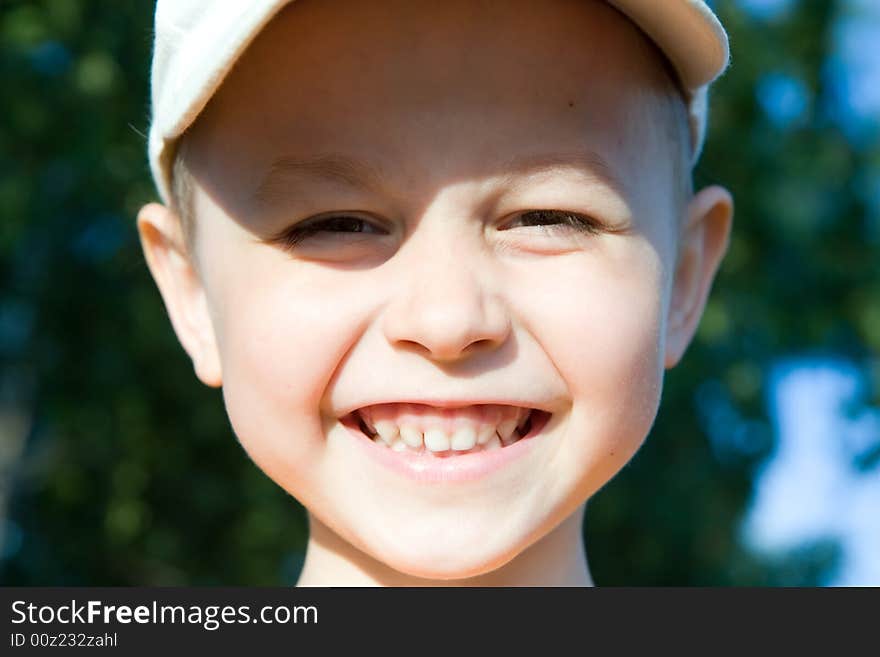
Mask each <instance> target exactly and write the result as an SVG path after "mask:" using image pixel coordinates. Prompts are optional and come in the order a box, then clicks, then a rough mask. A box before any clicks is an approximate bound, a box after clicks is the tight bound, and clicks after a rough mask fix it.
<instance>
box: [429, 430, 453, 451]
mask: <svg viewBox="0 0 880 657" xmlns="http://www.w3.org/2000/svg"><path fill="white" fill-rule="evenodd" d="M425 447H427V448H428V449H429V450H431V451H432V452H445V451H447V450H448V449H449V436H447V435H446V433H444V432H443V431H441V430H440V429H428V430H427V431H426V432H425Z"/></svg>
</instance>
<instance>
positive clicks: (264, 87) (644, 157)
mask: <svg viewBox="0 0 880 657" xmlns="http://www.w3.org/2000/svg"><path fill="white" fill-rule="evenodd" d="M671 89H672V83H671V81H670V80H669V79H668V76H667V73H666V70H665V68H664V64H663V60H662V57H661V56H660V55H659V53H658V51H657V50H656V49H655V48H654V47H653V45H652V44H651V43H650V42H649V41H648V40H647V39H646V38H645V37H644V36H643V35H642V33H641V32H640V31H639V30H638V28H636V27H635V26H634V25H633V24H632V23H630V22H629V21H628V20H627V19H626V18H625V17H623V16H622V15H621V14H619V13H618V12H617V11H616V10H614V9H613V8H611V7H610V6H609V5H608V4H606V3H605V2H595V1H590V0H508V2H504V3H486V2H474V1H472V0H449V1H448V2H443V3H433V2H413V1H412V0H406V1H404V0H385V1H381V2H369V3H365V2H362V1H360V0H297V1H296V2H294V3H291V4H290V5H289V6H288V7H287V8H285V9H284V10H282V12H281V13H280V14H279V15H278V16H276V18H275V19H273V20H272V21H271V22H270V24H269V25H268V26H267V27H266V28H265V29H264V30H263V32H262V33H261V34H260V35H258V37H257V38H256V39H255V41H254V42H253V43H252V44H251V46H250V47H249V48H248V50H247V51H246V52H245V54H244V55H243V56H242V58H241V59H240V60H239V62H238V63H237V65H236V66H235V68H234V69H233V71H232V72H231V74H230V75H229V76H228V78H227V80H226V81H225V82H224V84H223V85H222V87H221V88H220V90H219V92H218V93H217V94H216V95H215V97H214V98H213V99H212V101H211V103H210V104H209V106H208V107H207V108H206V111H205V112H204V113H203V114H202V116H201V117H200V118H199V120H198V121H197V122H196V124H195V126H194V128H193V129H192V131H191V135H190V136H189V137H188V139H187V141H188V142H192V148H191V149H190V150H191V151H192V155H191V156H188V160H190V164H191V169H192V170H193V172H194V174H195V176H196V179H197V181H198V182H199V183H200V184H201V185H202V186H203V187H204V188H205V189H206V190H207V191H208V193H211V194H212V195H220V196H223V197H225V198H224V200H225V203H224V205H226V206H227V207H228V208H230V210H231V211H232V213H233V214H247V213H248V212H249V211H250V210H252V206H253V203H254V202H255V201H259V199H260V190H262V191H265V190H266V189H267V184H268V186H269V187H270V188H271V187H272V185H273V184H275V183H274V182H273V181H277V180H278V176H277V173H278V170H279V163H281V164H283V163H285V162H286V163H305V166H301V167H296V166H294V167H287V168H289V169H291V170H296V169H299V171H298V173H306V174H307V173H308V170H309V169H310V168H311V169H312V170H313V171H314V170H315V167H314V166H313V165H314V163H315V162H318V163H323V165H321V166H319V167H318V169H321V168H323V169H324V170H325V173H326V170H327V169H328V168H329V169H330V170H331V171H330V174H331V177H332V174H333V171H332V170H333V169H335V172H336V177H337V178H340V179H344V178H346V177H349V178H353V177H357V178H358V179H359V180H358V182H363V183H366V182H368V181H373V182H375V181H376V180H377V179H380V178H381V179H382V180H384V181H386V182H388V181H391V182H392V183H396V184H397V186H398V187H399V188H405V189H407V190H408V191H410V192H411V193H413V194H420V193H423V194H430V193H432V192H436V190H437V189H438V187H440V186H442V185H444V184H448V183H450V182H455V181H460V180H476V179H500V178H502V177H506V178H507V179H509V178H510V177H511V176H515V175H517V171H521V172H522V173H523V174H524V175H525V174H528V173H530V169H529V167H528V166H525V167H523V166H520V165H522V164H523V163H529V162H540V161H542V160H544V161H547V162H551V163H553V166H552V167H550V168H551V169H553V170H556V171H560V170H562V169H569V170H579V172H580V173H586V174H589V175H592V176H593V178H594V179H595V180H596V181H598V182H602V183H603V184H606V185H609V186H616V187H618V189H617V190H616V191H617V192H619V193H621V194H624V195H629V196H631V197H632V199H631V200H632V202H633V203H636V204H638V203H639V202H640V200H641V199H643V198H645V197H649V196H651V193H652V192H653V194H654V195H656V194H658V193H660V194H666V195H668V194H669V189H670V186H671V183H670V180H669V176H668V174H669V170H670V169H671V168H672V167H670V166H663V167H657V166H656V163H657V161H658V160H662V158H667V159H668V158H669V150H668V141H669V140H668V137H669V134H668V132H669V129H668V126H667V125H666V124H667V123H668V120H667V119H668V116H669V112H670V110H669V108H668V105H669V104H670V103H669V98H670V90H671ZM189 145H190V144H188V146H189ZM327 154H333V155H332V157H330V158H329V160H328V158H327ZM566 158H568V159H569V161H570V164H566V162H565V160H566ZM328 163H329V167H328V166H324V165H328ZM352 163H355V165H354V166H351V164H352ZM360 163H363V165H364V166H361V165H360ZM281 168H282V169H283V168H285V167H283V166H282V167H281ZM663 172H666V174H667V175H666V177H665V178H664V176H663V175H661V174H663ZM355 174H359V175H357V176H355ZM273 176H274V177H273ZM312 177H313V178H316V177H315V176H312ZM300 178H303V176H300ZM324 178H325V179H326V178H327V176H324ZM281 182H282V184H286V182H285V181H284V180H283V179H282V181H281ZM363 187H365V188H366V187H368V185H366V184H364V185H363ZM652 203H654V201H649V202H648V203H647V205H646V207H647V206H650V205H651V204H652Z"/></svg>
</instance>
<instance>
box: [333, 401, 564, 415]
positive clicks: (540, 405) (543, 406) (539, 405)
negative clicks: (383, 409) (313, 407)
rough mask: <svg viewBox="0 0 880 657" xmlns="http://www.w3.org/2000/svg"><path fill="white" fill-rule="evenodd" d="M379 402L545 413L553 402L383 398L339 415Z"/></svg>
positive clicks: (552, 407)
mask: <svg viewBox="0 0 880 657" xmlns="http://www.w3.org/2000/svg"><path fill="white" fill-rule="evenodd" d="M380 404H425V405H427V406H435V407H437V408H462V407H464V406H477V405H486V404H493V405H498V406H517V407H520V408H533V409H537V410H539V411H545V412H547V413H551V414H552V413H553V412H554V406H553V404H551V403H549V402H535V401H528V400H521V399H406V398H404V399H400V398H398V399H383V400H376V401H369V402H364V403H362V404H358V405H357V406H351V407H349V408H348V409H347V410H346V411H344V412H343V413H341V414H340V417H345V416H346V415H349V414H351V413H353V412H354V411H357V410H360V409H362V408H367V407H369V406H378V405H380Z"/></svg>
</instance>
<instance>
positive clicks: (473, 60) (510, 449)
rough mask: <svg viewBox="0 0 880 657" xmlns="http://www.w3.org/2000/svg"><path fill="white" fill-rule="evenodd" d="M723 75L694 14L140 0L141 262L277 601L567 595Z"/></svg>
mask: <svg viewBox="0 0 880 657" xmlns="http://www.w3.org/2000/svg"><path fill="white" fill-rule="evenodd" d="M648 34H650V35H652V37H651V38H649V37H648V36H647V35H648ZM652 39H653V40H652ZM726 63H727V41H726V36H725V34H724V31H723V29H722V28H721V26H720V25H719V24H718V22H717V20H716V19H715V17H714V15H713V14H712V12H711V11H710V10H709V9H708V8H707V7H706V5H705V4H704V3H703V2H700V1H697V0H668V1H665V2H662V3H653V2H651V3H648V2H642V1H640V0H639V1H637V0H626V1H624V0H618V1H617V2H613V3H612V2H600V1H598V0H509V1H505V2H494V3H493V2H481V1H478V0H449V1H447V2H442V3H433V2H412V0H381V1H379V0H375V1H372V0H371V2H362V1H361V0H298V1H297V2H293V3H285V2H280V1H272V2H270V1H268V0H267V1H264V2H250V3H221V2H216V1H215V2H211V1H209V0H203V1H201V2H191V3H178V2H171V1H166V0H159V3H158V7H157V11H156V48H155V53H154V67H153V82H152V84H153V124H152V127H151V133H150V158H151V160H150V161H151V165H152V167H153V173H154V176H155V178H156V181H157V184H158V187H159V190H160V193H161V195H162V198H163V200H164V202H165V204H164V205H159V204H150V205H147V206H145V207H144V208H143V209H142V211H141V212H140V214H139V216H138V229H139V233H140V237H141V242H142V245H143V248H144V252H145V255H146V258H147V262H148V265H149V267H150V271H151V273H152V274H153V276H154V278H155V280H156V282H157V284H158V287H159V289H160V291H161V293H162V296H163V299H164V302H165V304H166V308H167V310H168V314H169V317H170V319H171V322H172V324H173V326H174V329H175V331H176V333H177V335H178V337H179V339H180V341H181V343H182V345H183V347H184V348H185V349H186V351H187V353H188V354H189V356H190V357H191V358H192V361H193V364H194V368H195V372H196V375H197V376H198V378H199V379H200V380H201V381H202V382H203V383H205V384H207V385H209V386H222V388H223V396H224V401H225V405H226V410H227V413H228V415H229V418H230V422H231V424H232V427H233V429H234V431H235V434H236V436H237V437H238V439H239V441H240V442H241V444H242V446H243V447H244V448H245V450H246V451H247V453H248V454H249V456H250V457H251V458H252V459H253V461H254V462H255V463H256V464H257V465H258V466H259V467H260V468H261V469H262V470H263V471H264V472H265V473H266V474H267V475H268V476H269V477H271V478H272V479H273V480H274V481H275V482H277V483H278V484H279V485H280V486H282V487H283V488H284V489H285V490H287V491H288V492H289V493H290V494H292V495H294V496H295V497H296V498H297V499H298V500H300V501H301V502H302V503H303V505H304V506H305V507H306V509H307V510H308V514H309V523H310V537H309V544H308V550H307V555H306V560H305V565H304V568H303V571H302V574H301V576H300V580H299V584H300V585H361V584H365V585H374V584H380V585H407V584H417V585H428V584H452V585H462V584H467V585H588V584H591V578H590V574H589V568H588V565H587V559H586V555H585V553H584V548H583V541H582V535H581V523H582V518H583V512H584V508H585V505H586V501H587V500H588V498H589V497H590V496H591V495H592V494H593V493H595V492H596V491H597V490H598V489H599V488H600V487H601V486H603V485H604V484H605V483H606V482H607V481H609V479H611V477H612V476H613V475H614V474H615V473H616V472H617V471H618V470H619V469H620V468H621V467H622V466H623V465H624V464H625V463H626V462H627V461H628V460H629V459H630V458H631V457H632V456H633V454H634V453H635V452H636V451H637V450H638V448H639V446H640V445H641V443H642V442H643V440H644V439H645V437H646V435H647V434H648V432H649V430H650V428H651V425H652V423H653V421H654V418H655V415H656V412H657V408H658V405H659V400H660V395H661V390H662V380H663V371H664V369H665V368H671V367H674V366H675V365H676V363H677V362H678V361H679V359H680V358H681V357H682V355H683V353H684V351H685V349H686V347H687V345H688V343H689V342H690V340H691V338H692V336H693V334H694V331H695V330H696V327H697V324H698V322H699V319H700V316H701V314H702V311H703V308H704V304H705V301H706V297H707V295H708V291H709V289H710V287H711V283H712V279H713V277H714V275H715V272H716V270H717V268H718V265H719V263H720V261H721V259H722V257H723V255H724V252H725V250H726V248H727V241H728V235H729V231H730V226H731V221H732V200H731V197H730V195H729V194H728V193H727V192H726V191H725V190H723V189H721V188H719V187H710V188H707V189H703V190H701V191H699V192H698V193H696V194H694V193H693V191H692V189H691V187H690V171H691V166H692V164H693V162H694V161H695V160H696V157H697V155H698V154H699V150H700V147H701V144H702V138H703V131H704V122H705V102H704V101H705V91H706V89H705V85H707V84H708V83H709V82H710V81H711V80H713V79H714V78H715V77H716V76H717V75H719V74H720V72H721V71H722V70H723V69H724V67H725V66H726Z"/></svg>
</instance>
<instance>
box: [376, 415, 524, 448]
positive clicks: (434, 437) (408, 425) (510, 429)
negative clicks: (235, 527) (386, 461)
mask: <svg viewBox="0 0 880 657" xmlns="http://www.w3.org/2000/svg"><path fill="white" fill-rule="evenodd" d="M359 415H360V419H361V420H362V421H363V424H364V426H365V427H366V429H365V430H366V431H367V433H368V435H372V436H373V439H374V442H376V443H379V444H384V445H385V446H386V447H390V448H391V449H392V450H394V451H397V452H400V451H404V450H412V451H414V452H421V451H423V450H425V451H430V452H446V451H449V450H454V451H456V452H468V451H470V450H474V449H475V448H476V449H477V450H482V451H490V450H495V449H500V448H501V447H506V446H508V445H512V444H513V443H515V442H516V441H517V440H519V438H520V436H521V435H522V432H521V431H519V430H520V429H523V428H524V427H525V425H526V424H527V423H528V421H529V418H530V417H531V410H530V409H527V408H517V409H516V413H515V414H514V415H513V417H510V416H509V414H507V415H508V419H506V420H504V421H501V418H502V417H503V416H504V415H505V413H502V412H501V411H500V410H498V409H493V411H487V412H486V413H485V414H484V415H483V418H482V421H477V422H470V423H458V427H457V428H456V429H455V431H453V432H452V433H451V434H447V433H446V430H445V428H444V427H441V426H436V425H435V426H432V427H431V428H429V429H425V428H424V427H423V426H420V424H421V423H420V422H419V420H418V419H416V420H415V421H413V420H407V419H405V417H400V421H402V422H404V424H400V425H399V424H398V421H397V419H396V417H395V418H390V419H389V413H388V411H387V409H386V410H385V411H384V412H382V413H381V414H380V413H379V412H378V411H375V410H373V409H370V408H366V409H363V410H362V411H360V412H359ZM446 417H449V416H446ZM422 422H424V420H422ZM452 426H454V425H452ZM445 427H446V428H449V427H450V424H446V425H445ZM423 431H424V433H423Z"/></svg>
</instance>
